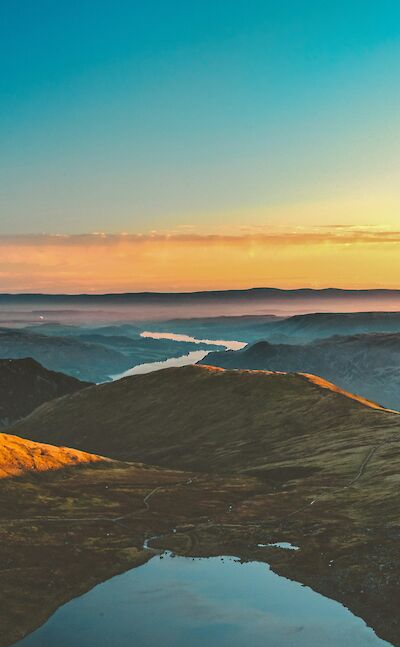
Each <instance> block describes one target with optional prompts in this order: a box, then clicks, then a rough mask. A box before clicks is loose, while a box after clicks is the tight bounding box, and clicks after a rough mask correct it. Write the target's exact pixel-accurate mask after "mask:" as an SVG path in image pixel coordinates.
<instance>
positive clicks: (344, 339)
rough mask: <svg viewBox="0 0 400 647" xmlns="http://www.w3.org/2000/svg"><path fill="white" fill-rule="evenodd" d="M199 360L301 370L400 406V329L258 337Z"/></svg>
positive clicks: (232, 365)
mask: <svg viewBox="0 0 400 647" xmlns="http://www.w3.org/2000/svg"><path fill="white" fill-rule="evenodd" d="M201 363H203V364H212V365H215V366H219V367H222V368H227V369H249V370H269V371H284V372H290V373H292V372H305V373H312V374H314V375H319V376H321V377H322V378H324V379H326V380H329V381H330V382H333V383H334V384H337V385H338V386H339V387H341V388H343V389H345V390H347V391H351V392H352V393H357V394H359V395H361V396H363V397H365V398H368V399H370V400H375V401H377V402H379V403H380V404H382V405H383V406H385V407H388V408H390V409H396V410H400V333H370V334H362V335H351V336H340V335H337V336H334V337H329V338H327V339H318V340H316V341H313V342H308V343H306V344H271V343H270V342H267V341H261V342H257V343H256V344H253V345H252V346H247V347H246V348H245V349H244V350H241V351H236V352H232V351H228V352H226V353H210V354H209V355H208V356H207V358H206V359H205V360H203V362H201Z"/></svg>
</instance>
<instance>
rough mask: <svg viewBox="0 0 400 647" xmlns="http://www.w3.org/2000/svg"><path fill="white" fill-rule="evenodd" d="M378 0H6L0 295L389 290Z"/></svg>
mask: <svg viewBox="0 0 400 647" xmlns="http://www.w3.org/2000/svg"><path fill="white" fill-rule="evenodd" d="M399 25H400V4H399V2H398V1H397V0H379V1H373V0H347V1H346V2H345V1H343V0H337V1H336V2H331V1H325V0H276V1H275V0H262V1H258V0H247V1H246V2H244V1H242V0H235V1H234V2H232V0H230V1H229V2H228V1H227V0H218V1H217V2H216V1H215V0H213V1H211V0H191V1H190V2H187V0H158V1H155V0H154V1H151V0H148V1H147V2H142V1H141V2H138V1H136V0H130V1H127V0H114V1H113V2H111V1H109V0H79V1H77V0H68V1H67V0H58V2H54V1H50V0H47V1H45V0H36V1H35V2H31V1H30V0H29V1H28V0H19V2H18V3H16V2H14V1H13V0H2V1H1V21H0V142H1V145H0V291H17V292H18V291H28V292H34V291H45V292H47V291H48V292H59V291H63V292H82V291H84V292H91V291H94V292H102V291H116V292H118V291H141V290H162V291H167V290H174V291H175V290H178V291H180V290H196V289H224V288H245V287H253V286H276V287H304V286H305V287H326V286H338V287H349V288H350V287H399V288H400V254H399V251H400V177H399V176H400V110H399V106H400V28H399Z"/></svg>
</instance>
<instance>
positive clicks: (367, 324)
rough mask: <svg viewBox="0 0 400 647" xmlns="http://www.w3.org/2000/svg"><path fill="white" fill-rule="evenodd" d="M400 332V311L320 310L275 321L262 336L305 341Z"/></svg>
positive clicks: (290, 341) (276, 341)
mask: <svg viewBox="0 0 400 647" xmlns="http://www.w3.org/2000/svg"><path fill="white" fill-rule="evenodd" d="M363 333H400V312H316V313H312V314H304V315H295V316H293V317H287V318H284V319H279V320H277V321H271V322H268V323H266V324H265V325H264V330H263V335H261V336H260V339H262V338H263V339H267V340H269V341H272V342H274V343H279V342H282V343H294V344H296V343H305V342H309V341H313V340H317V339H323V338H326V337H332V336H334V335H341V336H348V335H359V334H363Z"/></svg>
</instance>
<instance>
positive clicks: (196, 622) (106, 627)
mask: <svg viewBox="0 0 400 647" xmlns="http://www.w3.org/2000/svg"><path fill="white" fill-rule="evenodd" d="M54 645H57V647H76V646H79V647H133V646H134V645H135V646H137V647H155V646H156V645H162V646H163V647H188V646H190V647H204V645H207V647H243V646H247V647H250V646H251V647H338V646H340V647H368V646H371V647H384V646H385V645H386V646H388V645H389V643H387V642H385V641H383V640H380V639H379V638H378V637H377V636H376V635H375V633H374V632H373V631H372V629H370V628H368V627H367V626H366V624H365V623H364V621H363V620H361V619H360V618H357V617H356V616H354V615H353V614H352V613H351V612H350V611H349V610H348V609H346V608H345V607H344V606H342V605H341V604H339V603H338V602H335V601H333V600H330V599H328V598H325V597H324V596H322V595H320V594H318V593H315V592H314V591H312V590H311V589H310V588H308V587H305V586H302V585H301V584H299V583H297V582H293V581H291V580H288V579H286V578H283V577H280V576H279V575H276V574H275V573H273V572H272V571H271V570H270V568H269V567H268V565H267V564H265V563H259V562H251V563H244V564H242V563H240V562H239V561H238V560H237V559H235V558H232V557H223V558H220V557H218V558H217V557H213V558H207V559H205V558H204V559H195V560H192V559H191V558H184V557H173V556H172V555H171V554H170V553H165V554H164V556H163V558H162V559H160V557H159V556H157V557H154V558H153V559H151V560H150V561H149V562H148V563H147V564H145V565H143V566H140V567H139V568H136V569H132V570H131V571H128V572H126V573H124V574H123V575H119V576H117V577H114V578H112V579H110V580H108V581H107V582H104V583H103V584H99V585H98V586H96V587H95V588H93V589H92V590H91V591H89V592H88V593H86V594H85V595H83V596H81V597H79V598H77V599H75V600H72V601H71V602H69V603H67V604H66V605H64V606H63V607H61V608H60V609H59V610H58V611H56V613H54V615H53V616H52V617H51V618H50V619H49V620H48V621H47V622H46V624H45V625H43V626H42V627H41V628H39V629H38V630H37V631H35V632H34V633H32V634H31V635H30V636H27V637H26V638H24V639H23V640H21V641H19V642H18V643H17V646H18V647H54Z"/></svg>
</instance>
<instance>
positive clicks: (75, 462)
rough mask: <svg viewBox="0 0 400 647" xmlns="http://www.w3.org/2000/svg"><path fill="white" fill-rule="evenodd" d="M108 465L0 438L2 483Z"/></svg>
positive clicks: (59, 449) (70, 452)
mask: <svg viewBox="0 0 400 647" xmlns="http://www.w3.org/2000/svg"><path fill="white" fill-rule="evenodd" d="M102 462H109V461H108V459H106V458H103V457H102V456H96V455H93V454H88V453H86V452H80V451H78V450H76V449H69V448H66V447H54V446H53V445H46V444H43V443H35V442H31V441H29V440H25V439H23V438H18V437H16V436H11V435H10V434H0V479H2V478H6V477H10V476H21V475H24V474H25V475H26V474H32V473H38V472H48V471H51V470H60V469H64V468H66V467H77V466H82V465H89V464H94V463H102Z"/></svg>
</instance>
